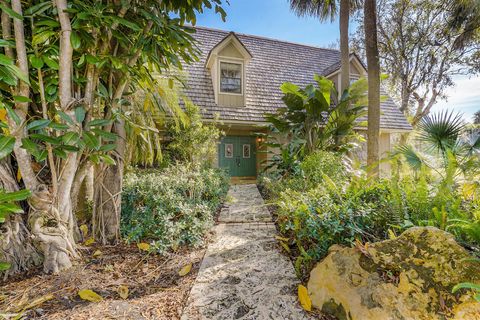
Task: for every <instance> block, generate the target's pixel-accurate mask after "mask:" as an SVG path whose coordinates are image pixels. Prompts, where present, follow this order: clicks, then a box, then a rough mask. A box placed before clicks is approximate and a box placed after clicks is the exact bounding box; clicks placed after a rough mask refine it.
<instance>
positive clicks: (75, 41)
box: [70, 31, 82, 50]
mask: <svg viewBox="0 0 480 320" xmlns="http://www.w3.org/2000/svg"><path fill="white" fill-rule="evenodd" d="M70 43H71V44H72V47H73V49H75V50H76V49H78V48H80V46H81V45H82V40H81V38H80V36H79V35H78V33H77V32H75V31H72V33H71V34H70Z"/></svg>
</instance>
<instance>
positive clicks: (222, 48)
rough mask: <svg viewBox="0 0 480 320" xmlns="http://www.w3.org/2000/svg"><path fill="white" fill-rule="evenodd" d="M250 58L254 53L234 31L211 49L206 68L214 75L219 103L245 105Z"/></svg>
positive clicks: (233, 105)
mask: <svg viewBox="0 0 480 320" xmlns="http://www.w3.org/2000/svg"><path fill="white" fill-rule="evenodd" d="M250 59H252V55H251V54H250V52H249V51H248V49H247V48H246V47H245V46H244V45H243V43H242V42H241V41H240V39H238V37H237V36H236V35H235V33H233V32H230V33H229V34H228V36H226V37H225V38H224V39H223V40H222V41H220V42H219V43H218V44H217V45H216V46H215V47H213V49H212V50H211V51H210V53H209V54H208V57H207V62H206V68H207V69H209V70H210V74H211V76H212V84H213V91H214V93H215V103H216V104H217V105H219V106H227V107H243V106H245V78H246V77H245V70H246V65H247V64H248V62H249V61H250Z"/></svg>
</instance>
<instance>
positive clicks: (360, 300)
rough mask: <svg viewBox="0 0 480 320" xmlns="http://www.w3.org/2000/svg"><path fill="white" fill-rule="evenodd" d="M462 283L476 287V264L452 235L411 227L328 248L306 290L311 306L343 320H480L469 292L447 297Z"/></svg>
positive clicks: (479, 278) (479, 307) (479, 273)
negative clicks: (392, 235) (358, 243)
mask: <svg viewBox="0 0 480 320" xmlns="http://www.w3.org/2000/svg"><path fill="white" fill-rule="evenodd" d="M461 282H473V283H480V263H478V262H475V261H473V260H472V256H471V255H470V254H469V253H468V252H467V251H466V250H465V249H464V248H463V247H461V246H460V245H459V244H457V243H456V241H455V240H454V238H453V236H452V235H451V234H449V233H447V232H444V231H442V230H439V229H437V228H433V227H415V228H410V229H408V230H407V231H405V232H404V233H403V234H402V235H400V236H399V237H397V238H395V239H391V240H385V241H381V242H376V243H371V244H367V245H365V246H357V247H355V248H345V247H340V246H337V245H336V246H332V247H331V248H330V252H329V254H328V256H327V257H326V258H325V259H324V260H322V261H321V262H320V263H318V264H317V265H316V266H315V268H314V269H313V270H312V271H311V273H310V280H309V282H308V291H309V294H310V297H311V299H312V304H313V306H314V307H316V308H318V309H321V310H323V311H324V312H326V313H330V314H333V315H335V316H337V317H338V318H339V319H341V320H343V319H349V320H356V319H358V320H363V319H369V320H375V319H381V320H387V319H392V320H393V319H419V320H420V319H479V320H480V303H477V302H475V301H474V299H473V296H474V294H473V293H472V292H468V291H462V292H461V293H458V294H455V295H453V294H452V293H451V291H452V288H453V286H454V285H456V284H457V283H461Z"/></svg>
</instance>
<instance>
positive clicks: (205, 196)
mask: <svg viewBox="0 0 480 320" xmlns="http://www.w3.org/2000/svg"><path fill="white" fill-rule="evenodd" d="M227 190H228V177H227V175H226V173H225V172H224V171H222V170H220V169H211V168H199V167H198V166H193V165H189V164H182V165H180V164H179V165H176V166H171V167H169V168H167V169H164V170H154V169H152V170H137V171H133V172H131V173H128V174H127V175H126V177H125V181H124V188H123V196H122V220H121V232H122V235H123V236H124V237H125V238H126V239H127V241H140V240H142V241H151V242H152V245H153V247H154V248H155V249H156V250H157V251H158V252H159V253H164V252H165V251H167V250H169V249H176V248H177V247H179V246H183V245H192V246H197V245H199V244H201V243H202V240H203V236H204V234H205V232H206V231H207V230H208V229H209V228H210V227H211V226H212V225H213V222H214V214H215V212H216V210H217V208H218V206H219V205H220V204H221V202H222V201H223V199H224V198H225V195H226V192H227Z"/></svg>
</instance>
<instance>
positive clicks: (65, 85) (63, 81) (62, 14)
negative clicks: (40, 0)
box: [55, 0, 73, 111]
mask: <svg viewBox="0 0 480 320" xmlns="http://www.w3.org/2000/svg"><path fill="white" fill-rule="evenodd" d="M55 3H56V6H57V11H58V20H59V21H60V26H61V34H60V53H59V55H60V58H59V65H60V67H59V70H58V78H59V98H60V107H61V108H62V110H63V111H65V110H67V108H68V106H69V105H70V103H71V101H72V67H73V64H72V56H73V47H72V44H71V43H70V35H71V34H72V25H71V24H70V17H69V16H68V13H67V12H66V10H67V9H68V5H67V1H66V0H56V1H55Z"/></svg>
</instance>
